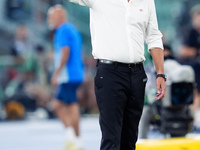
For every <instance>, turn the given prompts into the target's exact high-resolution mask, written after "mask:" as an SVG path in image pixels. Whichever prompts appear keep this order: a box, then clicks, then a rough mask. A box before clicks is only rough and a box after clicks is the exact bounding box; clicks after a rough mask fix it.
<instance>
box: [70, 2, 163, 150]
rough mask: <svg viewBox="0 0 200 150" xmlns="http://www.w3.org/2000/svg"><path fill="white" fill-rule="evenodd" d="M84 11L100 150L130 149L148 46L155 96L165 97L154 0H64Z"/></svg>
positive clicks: (139, 110)
mask: <svg viewBox="0 0 200 150" xmlns="http://www.w3.org/2000/svg"><path fill="white" fill-rule="evenodd" d="M70 1H71V2H74V3H77V4H79V5H83V6H87V7H89V8H90V29H91V37H92V47H93V51H92V54H93V56H94V58H95V59H97V60H98V63H97V74H96V77H95V94H96V98H97V103H98V107H99V111H100V126H101V131H102V141H101V148H100V149H101V150H135V143H136V141H137V133H138V123H139V120H140V117H141V113H142V108H143V103H144V92H145V85H146V81H147V77H146V74H145V71H144V68H143V64H142V62H143V61H145V57H144V42H145V41H146V43H147V44H148V49H149V52H150V53H151V55H152V57H153V60H154V64H155V67H156V70H157V74H158V75H157V80H156V85H157V93H158V94H157V95H156V99H157V100H158V99H161V98H162V97H164V94H165V83H164V81H165V75H164V69H163V50H162V49H163V44H162V40H161V38H162V34H161V33H160V31H159V30H158V24H157V17H156V10H155V4H154V0H130V1H129V0H70Z"/></svg>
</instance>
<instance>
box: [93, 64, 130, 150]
mask: <svg viewBox="0 0 200 150" xmlns="http://www.w3.org/2000/svg"><path fill="white" fill-rule="evenodd" d="M127 76H128V77H127ZM127 78H129V75H127V73H126V72H122V71H120V70H118V69H116V68H114V66H113V65H106V64H99V66H98V71H97V74H96V77H95V94H96V99H97V104H98V107H99V111H100V120H99V121H100V127H101V131H102V140H101V147H100V150H119V149H120V140H121V129H122V122H123V112H124V108H125V103H126V101H127V99H128V98H127V93H126V89H127V88H128V86H129V85H130V84H129V81H128V79H127Z"/></svg>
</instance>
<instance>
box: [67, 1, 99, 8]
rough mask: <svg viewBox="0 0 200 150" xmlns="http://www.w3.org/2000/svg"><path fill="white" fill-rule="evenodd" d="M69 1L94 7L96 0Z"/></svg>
mask: <svg viewBox="0 0 200 150" xmlns="http://www.w3.org/2000/svg"><path fill="white" fill-rule="evenodd" d="M69 1H70V2H72V3H76V4H79V5H82V6H87V7H90V8H92V5H93V2H94V1H95V0H69Z"/></svg>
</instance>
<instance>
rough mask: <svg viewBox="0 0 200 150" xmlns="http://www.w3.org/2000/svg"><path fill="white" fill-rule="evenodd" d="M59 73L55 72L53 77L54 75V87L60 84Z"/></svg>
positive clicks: (52, 83)
mask: <svg viewBox="0 0 200 150" xmlns="http://www.w3.org/2000/svg"><path fill="white" fill-rule="evenodd" d="M58 76H59V75H58V74H57V73H55V74H54V75H53V77H52V79H51V85H52V86H53V87H54V88H56V87H57V85H58Z"/></svg>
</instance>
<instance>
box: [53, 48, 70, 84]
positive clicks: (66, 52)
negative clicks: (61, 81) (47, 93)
mask: <svg viewBox="0 0 200 150" xmlns="http://www.w3.org/2000/svg"><path fill="white" fill-rule="evenodd" d="M61 51H62V56H61V61H60V65H59V66H58V68H56V70H55V71H54V74H53V78H52V85H53V86H54V87H56V86H57V81H58V77H59V75H60V73H61V71H62V69H63V67H64V66H65V65H66V63H67V61H68V59H69V53H70V49H69V47H68V46H65V47H63V48H62V49H61Z"/></svg>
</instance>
